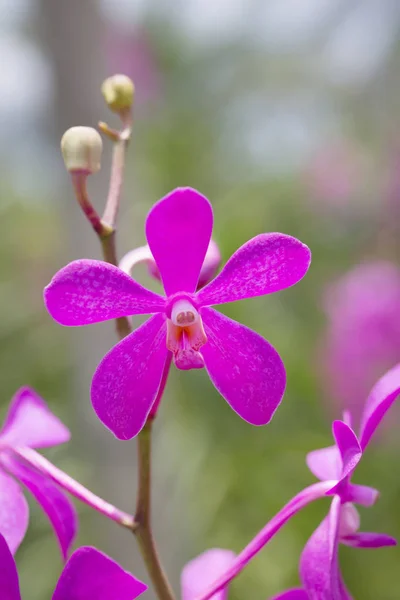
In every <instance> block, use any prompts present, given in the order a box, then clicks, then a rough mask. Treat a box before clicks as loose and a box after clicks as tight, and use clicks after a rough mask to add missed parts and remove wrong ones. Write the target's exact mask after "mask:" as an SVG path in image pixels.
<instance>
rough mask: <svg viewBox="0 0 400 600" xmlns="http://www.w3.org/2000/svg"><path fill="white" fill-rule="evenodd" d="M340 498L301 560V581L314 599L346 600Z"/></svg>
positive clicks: (313, 537) (316, 531)
mask: <svg viewBox="0 0 400 600" xmlns="http://www.w3.org/2000/svg"><path fill="white" fill-rule="evenodd" d="M340 508H341V504H340V498H339V497H338V496H335V497H334V498H333V500H332V503H331V508H330V511H329V514H328V516H327V517H326V518H325V519H324V520H323V521H322V523H321V524H320V525H319V527H318V528H317V529H316V530H315V531H314V533H313V534H312V536H311V538H310V539H309V540H308V542H307V544H306V546H305V548H304V550H303V553H302V555H301V559H300V579H301V581H302V583H303V586H304V589H305V591H306V592H307V594H308V595H309V596H310V598H318V599H319V600H342V598H343V595H342V594H341V591H340V575H339V567H338V532H339V521H340Z"/></svg>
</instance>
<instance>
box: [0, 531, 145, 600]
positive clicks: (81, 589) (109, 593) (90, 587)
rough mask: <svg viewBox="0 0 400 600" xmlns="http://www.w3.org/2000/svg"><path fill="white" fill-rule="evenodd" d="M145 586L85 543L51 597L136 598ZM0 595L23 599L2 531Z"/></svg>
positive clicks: (79, 599) (4, 599) (89, 599)
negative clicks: (85, 545)
mask: <svg viewBox="0 0 400 600" xmlns="http://www.w3.org/2000/svg"><path fill="white" fill-rule="evenodd" d="M146 589H147V586H146V585H145V584H144V583H142V582H141V581H139V580H138V579H136V578H135V577H134V576H133V575H131V574H130V573H127V572H126V571H124V570H123V569H122V568H121V567H120V566H119V565H118V564H117V563H116V562H114V561H113V560H112V559H111V558H109V557H108V556H106V555H105V554H103V553H102V552H99V551H98V550H96V548H90V547H82V548H78V550H75V552H74V553H73V554H72V556H71V558H70V559H69V561H68V562H67V564H66V565H65V567H64V570H63V572H62V573H61V576H60V579H59V580H58V583H57V585H56V589H55V591H54V594H53V596H52V600H115V599H116V598H118V600H134V599H135V598H137V597H138V596H139V595H140V594H142V593H143V592H144V591H145V590H146ZM0 596H1V599H2V600H21V593H20V589H19V580H18V571H17V565H16V564H15V561H14V558H13V556H12V554H11V552H10V549H9V548H8V546H7V542H6V540H5V538H4V537H3V536H2V535H1V534H0Z"/></svg>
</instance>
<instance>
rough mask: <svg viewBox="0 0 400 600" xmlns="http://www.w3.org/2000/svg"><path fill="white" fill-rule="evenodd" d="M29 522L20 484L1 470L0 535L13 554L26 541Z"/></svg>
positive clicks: (27, 509)
mask: <svg viewBox="0 0 400 600" xmlns="http://www.w3.org/2000/svg"><path fill="white" fill-rule="evenodd" d="M28 522H29V508H28V503H27V501H26V500H25V497H24V495H23V493H22V490H21V487H20V486H19V484H18V483H17V482H16V481H14V479H12V477H10V476H9V475H6V473H4V472H3V471H1V470H0V533H1V534H2V535H3V536H4V537H5V538H6V541H7V544H8V546H9V548H10V550H11V552H12V554H15V552H16V551H17V550H18V547H19V545H20V543H21V542H22V540H23V539H24V536H25V533H26V530H27V528H28Z"/></svg>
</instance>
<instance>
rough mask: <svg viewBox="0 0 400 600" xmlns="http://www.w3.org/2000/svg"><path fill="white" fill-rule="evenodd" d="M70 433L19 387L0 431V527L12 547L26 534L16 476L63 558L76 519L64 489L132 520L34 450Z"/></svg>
mask: <svg viewBox="0 0 400 600" xmlns="http://www.w3.org/2000/svg"><path fill="white" fill-rule="evenodd" d="M69 439H70V432H69V431H68V429H67V428H66V427H65V425H63V423H61V421H60V420H59V419H58V418H57V417H56V416H55V415H54V414H53V413H52V412H51V411H50V410H49V409H48V407H47V406H46V403H45V402H44V400H43V399H42V398H40V396H38V395H37V394H36V392H35V391H34V390H32V389H31V388H28V387H24V388H21V389H20V390H18V392H17V393H16V394H15V396H14V398H13V400H12V402H11V405H10V408H9V411H8V415H7V417H6V420H5V423H4V426H3V428H2V430H1V431H0V533H1V534H3V535H4V537H5V538H6V540H7V543H8V545H9V547H10V549H11V551H12V552H13V553H14V552H16V550H17V549H18V546H19V545H20V543H21V541H22V539H23V538H24V536H25V533H26V529H27V527H28V520H29V512H28V505H27V502H26V500H25V497H24V495H23V493H22V490H21V487H20V486H19V485H18V483H17V481H15V479H17V480H19V481H20V482H21V483H22V484H23V485H24V486H25V487H26V488H27V489H28V490H29V491H30V492H31V493H32V495H33V496H34V498H35V499H36V500H37V502H38V503H39V504H40V506H41V507H42V509H43V511H44V512H45V514H46V515H47V517H48V518H49V520H50V523H51V524H52V526H53V529H54V532H55V534H56V536H57V539H58V542H59V544H60V548H61V553H62V556H63V558H64V560H65V559H66V557H67V555H68V552H69V549H70V547H71V544H72V542H73V540H74V537H75V534H76V531H77V527H78V523H77V517H76V513H75V509H74V507H73V505H72V504H71V502H70V500H69V499H68V497H67V496H66V495H65V494H64V493H63V492H68V493H69V494H71V495H72V496H74V497H75V498H77V499H78V500H80V501H81V502H84V503H85V504H87V505H88V506H90V507H91V508H93V509H94V510H97V511H98V512H100V513H102V514H103V515H104V516H106V517H107V518H109V519H112V520H113V521H116V522H117V523H119V524H120V525H123V526H125V527H128V528H131V527H132V526H133V517H132V516H131V515H128V514H127V513H125V512H123V511H120V510H119V509H117V508H115V506H113V505H111V504H109V503H108V502H105V501H104V500H103V499H102V498H99V497H98V496H96V495H95V494H93V492H91V491H90V490H88V489H86V488H85V487H84V486H83V485H81V484H80V483H79V482H77V481H75V480H74V479H72V477H69V475H67V474H66V473H64V472H63V471H61V470H60V469H58V468H57V467H56V466H55V465H53V464H52V463H51V462H49V461H48V460H47V459H46V458H45V457H44V456H42V455H41V454H39V453H38V452H36V450H35V448H46V447H49V446H54V445H56V444H62V443H63V442H67V441H68V440H69ZM10 475H11V476H12V477H10ZM14 478H15V479H14Z"/></svg>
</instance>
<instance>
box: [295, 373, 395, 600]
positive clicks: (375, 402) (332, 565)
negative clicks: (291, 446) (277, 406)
mask: <svg viewBox="0 0 400 600" xmlns="http://www.w3.org/2000/svg"><path fill="white" fill-rule="evenodd" d="M399 394H400V364H399V365H397V366H396V367H394V368H393V369H391V370H390V371H388V372H387V373H386V374H385V375H384V376H383V377H382V378H381V379H379V381H378V382H377V383H376V385H375V386H374V387H373V389H372V391H371V393H370V395H369V396H368V398H367V401H366V403H365V406H364V411H363V414H362V417H361V426H360V430H359V435H358V436H357V435H356V434H355V433H354V431H353V430H352V428H351V426H350V425H351V423H350V416H349V414H348V413H347V414H345V416H344V420H343V421H335V422H334V423H333V436H334V439H335V445H334V446H331V447H329V448H323V449H321V450H314V451H313V452H310V453H309V454H308V456H307V464H308V467H309V469H310V470H311V471H312V473H313V474H314V475H315V476H316V477H318V478H319V479H321V480H322V481H325V480H331V479H337V483H336V484H335V485H334V486H333V487H332V488H331V489H330V490H328V492H327V495H333V496H334V498H333V500H332V503H331V507H330V511H329V514H328V516H327V517H326V518H325V519H324V521H322V523H321V524H320V526H319V527H318V529H317V530H316V531H315V532H314V534H313V535H312V536H311V538H310V540H309V541H308V542H307V544H306V546H305V548H304V551H303V554H302V557H301V561H300V575H301V579H302V582H303V586H304V588H305V590H306V591H307V593H308V594H309V596H310V598H311V599H312V598H322V599H323V600H349V599H350V598H351V596H350V595H349V592H348V591H347V590H346V588H345V585H344V583H343V581H342V577H341V574H340V569H339V562H338V544H339V542H341V543H343V544H346V545H347V546H353V547H356V548H381V547H384V546H394V545H396V543H397V542H396V540H395V539H394V538H392V537H390V536H388V535H386V534H382V533H364V532H359V531H358V530H359V527H360V518H359V515H358V512H357V509H356V508H355V507H354V506H353V502H355V503H358V504H361V505H363V506H371V505H372V504H374V502H375V501H376V499H377V497H378V491H377V490H374V489H372V488H370V487H367V486H362V485H356V484H353V483H352V482H351V478H352V475H353V473H354V470H355V468H356V466H357V464H358V463H359V462H360V459H361V457H362V455H363V453H364V451H365V449H366V447H367V446H368V444H369V442H370V441H371V439H372V436H373V435H374V433H375V432H376V430H377V427H378V425H379V424H380V423H381V421H382V419H383V417H384V416H385V414H386V412H387V411H388V410H389V408H390V407H391V405H392V404H393V402H394V401H395V400H396V398H397V397H398V395H399Z"/></svg>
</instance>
